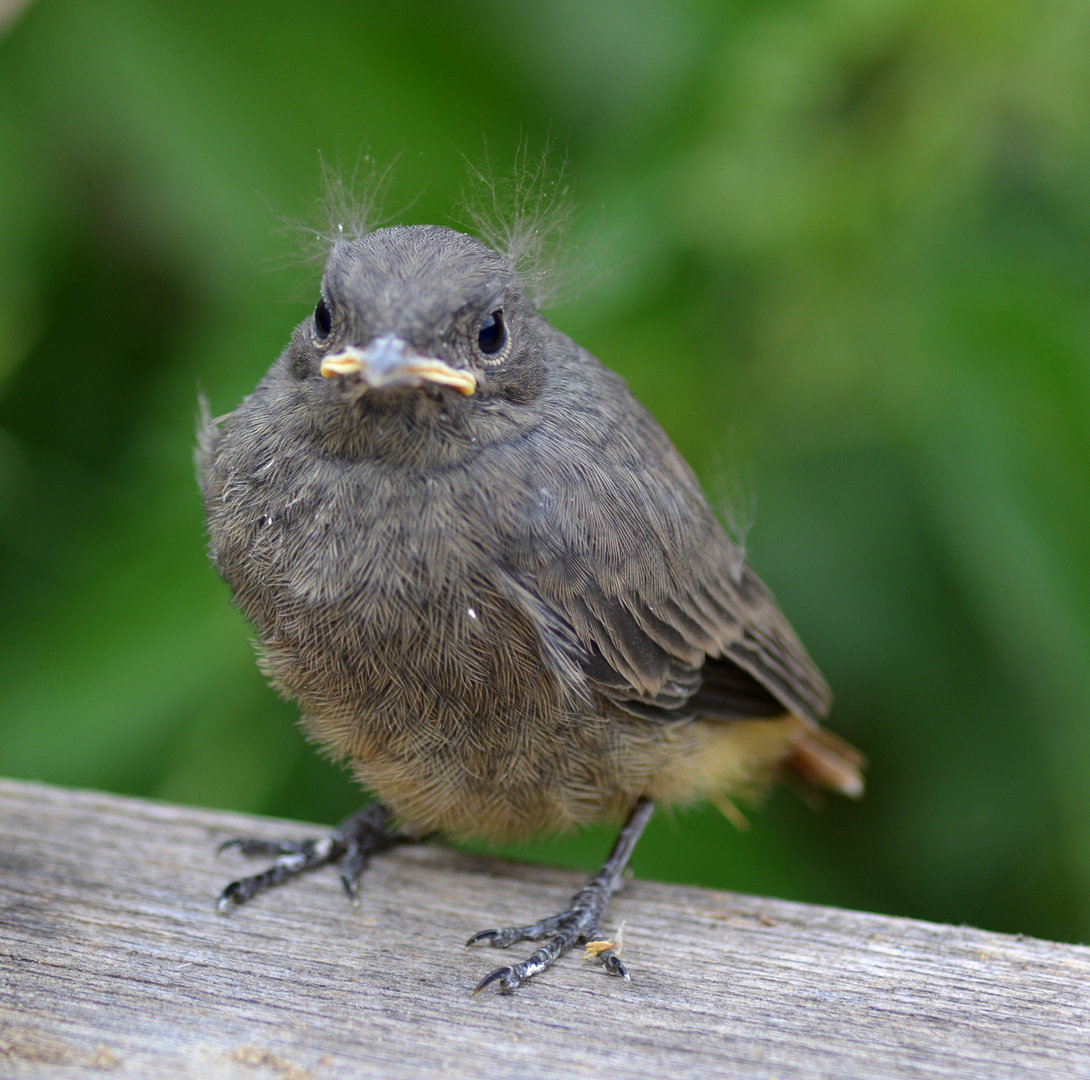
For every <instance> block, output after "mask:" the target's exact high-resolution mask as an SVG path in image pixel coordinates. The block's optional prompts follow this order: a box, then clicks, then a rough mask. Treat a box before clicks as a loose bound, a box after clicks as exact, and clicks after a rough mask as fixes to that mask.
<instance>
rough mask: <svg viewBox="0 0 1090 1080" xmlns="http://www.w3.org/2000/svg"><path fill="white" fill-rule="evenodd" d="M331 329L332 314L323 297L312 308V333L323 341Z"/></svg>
mask: <svg viewBox="0 0 1090 1080" xmlns="http://www.w3.org/2000/svg"><path fill="white" fill-rule="evenodd" d="M332 329H333V314H332V312H331V311H330V310H329V305H328V304H327V303H326V302H325V298H324V297H323V298H322V299H321V300H319V301H318V306H317V307H316V308H315V309H314V333H315V334H316V335H317V336H318V338H319V339H320V340H321V341H325V339H326V338H327V337H329V332H330V330H332Z"/></svg>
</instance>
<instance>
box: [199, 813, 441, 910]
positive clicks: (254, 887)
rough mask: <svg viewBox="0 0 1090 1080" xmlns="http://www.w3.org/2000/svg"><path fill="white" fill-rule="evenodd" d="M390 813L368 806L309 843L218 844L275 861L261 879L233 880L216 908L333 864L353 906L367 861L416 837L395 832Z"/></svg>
mask: <svg viewBox="0 0 1090 1080" xmlns="http://www.w3.org/2000/svg"><path fill="white" fill-rule="evenodd" d="M392 821H393V814H391V812H390V811H389V810H388V809H387V808H386V807H385V806H383V805H382V803H377V802H376V803H371V804H369V805H368V806H365V807H364V808H363V809H362V810H358V811H356V813H354V814H352V816H351V817H347V818H345V819H344V821H342V822H341V823H340V825H338V826H337V827H336V828H335V829H334V830H333V831H332V832H331V833H330V834H329V835H328V836H323V837H320V838H318V839H312V840H258V839H254V838H252V837H240V838H238V839H235V840H228V841H227V842H226V843H223V844H220V846H219V851H223V850H224V849H225V848H229V847H237V848H238V849H239V851H241V852H242V854H243V855H275V856H276V861H275V862H274V863H273V864H272V866H270V867H269V868H268V870H265V871H263V872H262V873H260V874H254V875H253V876H252V877H244V878H240V879H239V880H238V881H232V882H231V884H230V885H228V886H227V888H226V889H224V890H223V892H221V893H220V897H219V901H218V902H217V907H218V908H219V910H220V911H226V910H227V908H228V907H229V906H230V905H231V904H244V903H246V901H247V900H249V899H250V898H251V897H252V896H256V895H257V893H259V892H262V891H263V890H265V889H268V888H270V887H271V886H273V885H279V884H280V883H281V882H284V881H288V880H290V879H291V878H293V877H296V876H298V875H299V874H302V873H305V872H306V871H307V870H314V869H316V868H317V867H319V866H327V865H329V864H331V863H335V862H339V863H340V864H341V881H342V882H344V888H345V891H346V892H347V893H348V896H349V899H350V900H352V902H353V903H355V901H356V882H357V881H358V880H359V876H360V874H362V873H363V869H364V867H365V866H366V865H367V860H368V858H370V856H371V855H372V854H374V852H376V851H385V850H386V848H390V847H393V846H394V845H395V844H405V843H410V842H412V841H414V840H419V839H420V837H418V836H412V835H410V834H408V833H403V832H399V831H398V830H397V829H395V828H394V827H393V824H392Z"/></svg>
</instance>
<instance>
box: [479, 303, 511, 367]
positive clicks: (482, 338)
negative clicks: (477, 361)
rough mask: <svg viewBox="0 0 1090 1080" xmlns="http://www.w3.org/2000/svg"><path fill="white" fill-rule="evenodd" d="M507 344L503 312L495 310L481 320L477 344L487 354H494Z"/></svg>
mask: <svg viewBox="0 0 1090 1080" xmlns="http://www.w3.org/2000/svg"><path fill="white" fill-rule="evenodd" d="M506 344H507V328H506V327H505V326H504V325H503V312H502V311H493V312H492V314H491V315H486V316H485V317H484V318H483V319H482V320H481V325H480V327H478V329H477V345H478V346H479V347H480V350H481V352H483V353H485V354H486V355H487V356H494V355H495V354H496V353H498V352H499V351H500V350H501V349H502V348H503V347H504V345H506Z"/></svg>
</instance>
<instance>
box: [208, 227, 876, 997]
mask: <svg viewBox="0 0 1090 1080" xmlns="http://www.w3.org/2000/svg"><path fill="white" fill-rule="evenodd" d="M665 360H666V358H664V361H665ZM197 459H198V473H199V479H200V485H201V491H202V497H203V502H204V508H205V515H206V524H207V536H208V546H209V552H210V556H211V560H212V562H213V564H214V566H215V567H216V569H218V571H219V573H220V574H221V575H222V577H223V578H224V579H225V580H226V582H227V583H228V585H229V586H230V589H231V591H232V593H233V598H234V602H235V603H236V605H237V606H238V607H239V608H240V609H241V611H242V612H243V614H244V615H245V617H246V618H247V619H248V620H249V622H250V623H251V624H252V625H253V627H254V628H255V630H256V632H257V636H258V649H259V654H260V659H259V663H260V666H261V668H262V670H263V671H264V672H265V673H266V675H267V676H268V677H269V679H270V681H271V683H272V685H273V686H274V687H275V688H276V689H278V690H279V691H280V693H281V694H283V695H284V696H286V697H287V698H289V699H292V700H294V701H295V702H297V703H298V705H299V708H300V713H301V721H302V724H303V726H304V728H305V730H306V732H307V733H308V735H309V736H310V737H311V738H312V739H313V740H314V741H316V742H317V743H319V744H321V745H322V746H323V747H324V748H325V749H326V750H327V751H328V752H329V753H330V754H331V755H332V756H333V757H334V758H337V759H340V760H343V761H346V762H348V763H349V764H350V766H351V769H352V770H353V772H354V774H355V777H356V778H357V779H358V781H359V782H360V784H361V785H362V786H363V787H364V788H365V789H367V791H369V792H370V793H372V794H373V795H374V796H375V797H376V800H377V801H374V802H372V803H370V804H368V805H367V806H365V807H364V808H363V809H362V810H361V811H359V812H358V813H357V814H354V815H352V816H351V817H349V818H348V819H346V820H345V821H344V822H342V823H341V824H340V825H339V826H337V828H336V829H334V830H333V831H332V832H331V833H330V834H329V835H328V836H326V837H320V838H315V839H311V840H306V841H302V842H287V841H284V842H281V841H269V840H262V839H258V838H239V839H236V840H232V841H228V843H227V845H224V846H231V845H233V846H236V847H237V848H239V849H240V850H241V851H242V852H243V853H244V854H246V855H260V854H265V855H269V856H275V860H274V862H273V863H272V865H271V866H270V867H269V869H268V870H266V871H265V872H263V873H260V874H255V875H252V876H249V877H246V878H242V879H240V880H238V881H234V882H232V883H231V884H230V885H228V886H227V888H226V889H224V891H223V893H222V894H221V896H220V898H219V906H220V909H221V910H226V909H228V908H230V907H231V906H232V905H234V904H236V903H242V902H244V901H246V900H248V899H250V898H251V897H252V896H253V895H254V894H255V893H257V892H260V891H261V890H262V889H265V888H267V887H269V886H271V885H275V884H279V883H281V882H283V881H286V880H288V879H290V878H293V877H296V876H297V875H299V874H301V873H303V872H305V871H308V870H311V869H314V868H315V867H318V866H323V865H327V864H331V863H338V864H339V865H340V868H341V870H342V875H343V881H344V884H345V888H346V889H347V890H348V892H349V895H350V896H354V895H355V893H356V889H357V888H358V881H359V878H360V876H361V874H362V871H363V870H364V867H365V865H366V863H367V862H368V859H369V858H370V856H371V855H373V854H375V853H376V852H379V851H382V850H384V849H386V848H389V847H391V846H393V845H395V844H400V843H409V842H415V841H419V840H422V839H425V838H431V837H439V838H445V839H453V840H462V839H478V840H479V839H483V840H487V841H492V842H506V841H514V840H522V839H526V838H529V837H535V836H541V835H546V834H555V833H560V832H563V831H565V830H571V829H576V828H579V827H582V826H586V825H590V824H592V823H597V822H620V823H622V825H621V828H620V832H619V834H618V838H617V841H616V844H615V845H614V847H613V850H612V851H611V853H610V855H609V858H608V859H607V860H606V862H605V864H604V865H603V866H602V868H601V870H600V871H599V873H598V874H596V875H595V876H594V878H592V879H591V881H590V882H589V883H588V884H587V885H586V886H585V887H584V888H582V889H580V890H579V892H577V893H576V894H575V896H574V897H573V898H572V901H571V904H570V906H569V907H568V908H567V909H566V910H565V911H563V912H560V913H557V914H554V915H550V916H548V917H546V918H544V919H541V920H539V921H537V922H535V923H531V924H529V925H526V926H520V927H508V928H502V929H493V930H485V931H482V932H480V933H477V934H475V935H474V936H473V937H472V938H470V940H469V942H468V943H467V944H491V945H493V946H497V947H507V946H509V945H511V944H514V943H516V942H520V941H531V942H542V944H540V945H539V946H538V947H537V948H536V949H535V950H534V951H533V952H532V954H531V955H530V956H529V957H528V958H527V959H526V960H523V961H519V962H517V963H512V964H510V965H506V966H503V967H499V968H496V969H495V970H493V971H491V972H490V973H489V974H487V975H486V976H485V977H484V978H483V979H482V980H481V981H480V982H479V983H478V984H477V986H476V988H475V990H474V993H479V992H480V991H481V990H482V989H484V988H485V987H487V986H489V985H491V984H497V988H498V989H499V990H500V991H501V992H510V991H513V990H515V989H516V988H517V987H519V986H520V985H522V984H523V983H525V982H526V980H527V979H529V978H531V977H533V976H535V975H537V974H539V973H540V972H542V971H544V970H545V969H546V968H548V967H549V966H550V965H551V964H552V963H553V962H554V961H556V960H557V958H558V957H560V956H561V955H563V954H564V953H566V952H568V951H569V950H570V949H571V948H572V947H573V946H574V945H575V944H577V943H579V942H584V943H593V945H594V947H593V949H591V950H590V951H591V952H592V953H594V954H595V955H596V956H597V959H598V960H599V961H600V962H601V963H602V965H603V966H604V967H605V970H606V972H607V973H608V974H611V975H617V976H620V977H622V978H624V979H626V980H627V979H629V978H630V975H629V972H628V969H627V967H626V965H625V964H624V963H622V961H621V959H620V957H619V956H618V955H617V950H616V949H615V948H614V947H612V943H611V942H609V941H608V940H600V939H601V937H602V931H601V923H602V920H603V918H604V916H605V913H606V910H607V907H608V904H609V901H610V899H611V897H612V896H613V894H614V893H615V892H616V891H617V889H618V888H619V887H620V885H621V884H622V881H623V874H624V871H625V868H626V866H627V863H628V861H629V857H630V856H631V854H632V850H633V848H634V847H635V845H636V842H637V840H638V838H639V835H640V833H641V832H642V831H643V828H644V826H645V825H646V824H647V821H648V820H649V818H650V817H651V814H652V811H653V809H654V808H655V806H656V805H658V804H663V805H670V804H686V803H692V802H695V801H699V800H708V801H711V802H712V803H713V804H716V805H720V806H722V807H727V808H730V807H732V806H733V800H735V799H739V798H740V799H743V800H744V799H747V798H752V797H754V796H756V795H758V794H759V793H761V792H763V791H764V790H765V789H766V788H768V787H769V786H770V785H771V784H773V783H774V782H775V781H776V780H778V779H780V778H782V777H789V776H793V777H794V778H795V779H797V780H799V781H801V782H802V785H803V786H806V785H809V786H813V787H825V788H828V789H831V790H833V791H835V792H840V793H843V794H845V795H848V796H851V797H858V796H859V795H861V794H862V791H863V777H862V769H863V766H864V760H863V757H862V755H861V754H860V753H859V752H858V751H857V750H855V749H854V748H853V747H851V746H850V745H849V744H848V743H846V742H844V741H843V740H841V739H840V738H839V737H837V736H835V735H833V734H832V733H831V732H830V731H828V730H827V729H826V728H824V727H823V726H822V721H823V720H824V719H825V717H826V715H827V713H828V711H829V708H830V704H831V695H830V691H829V689H828V686H827V684H826V682H825V680H824V679H823V677H822V676H821V674H820V672H819V671H818V669H817V668H816V667H815V665H814V663H813V661H812V660H811V659H810V657H809V656H808V655H807V653H806V651H805V649H804V648H803V646H802V644H801V643H800V641H799V639H798V637H797V636H796V634H795V632H794V631H793V630H792V628H791V626H790V625H789V623H788V622H787V620H786V618H785V617H784V615H783V614H782V613H781V611H780V609H779V607H778V605H777V603H776V601H775V599H774V598H773V596H772V594H771V593H770V591H769V590H768V589H767V588H766V587H765V586H764V584H763V583H762V582H761V580H760V579H759V578H758V577H757V575H756V574H755V573H754V571H753V570H752V569H751V567H750V566H749V564H748V562H747V561H746V560H745V558H744V556H743V554H742V552H741V551H740V550H739V549H738V547H737V546H736V545H735V544H734V543H733V542H732V541H731V540H730V539H729V538H728V536H727V534H726V532H725V530H724V528H723V527H722V526H721V524H720V522H719V521H718V519H717V518H716V516H715V514H714V513H713V512H712V511H711V509H710V508H709V505H708V502H707V501H706V499H705V497H704V495H703V493H702V491H701V488H700V485H699V483H698V481H697V479H696V476H695V475H694V473H693V471H692V469H691V468H690V467H689V465H688V464H687V463H686V462H685V461H684V460H683V458H682V456H681V455H680V453H679V452H678V451H677V450H676V449H675V447H674V446H673V444H672V443H671V441H670V439H669V438H668V436H667V435H666V434H665V432H664V431H663V429H662V428H661V427H660V426H659V424H658V423H657V422H656V421H655V420H654V419H653V417H652V416H651V414H650V413H649V412H648V411H647V410H646V409H645V408H644V407H643V406H642V405H641V404H639V403H638V402H637V401H636V399H635V397H634V396H633V395H632V394H631V392H630V391H629V389H628V387H627V385H626V383H625V382H624V380H623V379H622V378H621V377H620V376H619V375H617V374H616V373H614V372H613V371H612V370H610V369H608V368H607V367H605V366H604V365H603V364H601V363H600V362H599V361H598V360H597V359H596V358H595V357H593V356H592V355H591V354H590V353H589V352H587V351H586V350H585V349H583V348H581V347H580V346H579V345H577V344H576V343H575V342H574V341H573V340H572V339H571V338H569V337H567V336H566V335H565V334H563V333H562V332H561V331H560V330H558V329H556V328H555V327H554V326H553V325H552V324H551V323H550V322H549V321H548V320H547V319H546V318H545V316H544V315H543V313H542V311H541V310H539V307H538V304H537V303H536V302H535V299H534V296H533V294H532V290H531V289H530V288H528V285H527V281H526V280H525V275H523V274H521V273H520V270H519V268H518V266H517V264H516V261H515V260H514V259H513V258H512V257H511V256H510V255H508V254H504V253H503V252H502V251H500V250H498V249H497V246H496V245H490V244H488V243H485V242H484V241H482V240H480V239H477V238H476V237H473V236H470V235H468V234H467V233H463V232H460V231H456V230H454V229H451V228H447V227H443V226H435V225H393V226H388V227H384V228H379V229H375V230H373V231H369V232H368V231H361V232H360V233H359V234H358V235H345V236H338V237H336V238H334V240H333V241H332V243H331V245H330V247H329V250H328V255H327V261H326V266H325V271H324V275H323V278H322V282H321V288H320V298H319V299H318V302H317V305H316V307H315V309H314V311H313V314H311V315H309V316H308V317H307V318H306V319H305V320H304V321H303V322H302V323H300V324H299V325H298V326H297V327H296V328H295V330H294V332H293V334H292V336H291V339H290V342H289V343H288V345H287V347H286V348H285V349H284V351H283V353H282V354H281V356H280V357H279V359H278V360H277V361H276V362H275V363H274V364H273V365H272V367H271V368H270V369H269V371H268V373H267V374H266V375H265V376H264V377H263V378H262V379H261V380H260V382H259V383H258V385H257V387H256V389H255V390H254V391H253V392H252V393H251V394H249V395H248V396H247V397H246V398H245V399H244V400H243V401H242V402H241V403H240V404H239V405H238V407H237V408H235V409H234V411H232V412H231V413H229V414H227V415H225V416H222V417H219V418H217V419H210V418H209V417H208V416H207V414H206V416H205V419H204V422H203V425H202V430H201V432H200V436H199V447H198V451H197Z"/></svg>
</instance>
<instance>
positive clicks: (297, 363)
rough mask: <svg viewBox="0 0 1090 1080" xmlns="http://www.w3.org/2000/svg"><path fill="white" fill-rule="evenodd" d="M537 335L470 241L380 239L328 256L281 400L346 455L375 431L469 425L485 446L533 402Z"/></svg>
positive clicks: (449, 234)
mask: <svg viewBox="0 0 1090 1080" xmlns="http://www.w3.org/2000/svg"><path fill="white" fill-rule="evenodd" d="M541 326H542V320H541V319H540V317H539V316H538V314H537V311H536V309H535V307H534V305H533V303H532V301H531V300H530V299H529V298H528V296H527V295H526V292H525V290H524V288H523V286H522V284H521V282H520V280H519V278H518V276H517V274H516V273H515V271H514V269H513V267H512V266H511V265H510V263H509V262H508V261H507V260H506V259H505V258H503V256H501V255H499V254H497V253H496V252H495V251H493V250H492V249H491V248H489V247H488V246H486V245H485V244H483V243H481V242H480V241H479V240H476V239H474V238H472V237H470V236H466V235H464V234H462V233H459V232H455V231H454V230H452V229H446V228H442V227H439V226H431V225H416V226H397V227H393V228H387V229H380V230H378V231H377V232H373V233H370V234H368V235H366V236H363V237H361V238H359V239H353V240H345V241H341V242H338V243H337V244H335V246H334V247H333V249H332V251H331V252H330V255H329V260H328V263H327V265H326V270H325V275H324V277H323V280H322V287H321V298H320V299H319V301H318V304H317V306H316V307H315V309H314V314H313V315H312V316H311V317H310V318H308V319H307V320H306V321H305V322H303V323H301V324H300V325H299V326H298V327H297V328H296V330H295V333H294V335H293V337H292V341H291V344H290V345H289V347H288V349H287V351H286V353H285V354H284V356H283V357H282V358H281V362H280V364H279V365H278V368H279V372H278V373H279V376H280V380H283V379H284V378H285V377H286V379H287V382H288V384H289V385H288V386H283V385H282V386H281V389H282V390H283V391H285V392H286V393H288V394H289V396H290V397H291V398H292V401H293V404H294V405H295V407H296V409H295V410H292V411H296V410H297V409H298V408H300V407H303V408H305V409H306V410H307V411H309V412H310V414H311V417H312V419H315V418H319V417H320V418H321V423H320V424H318V425H317V427H319V428H320V429H321V433H322V437H323V438H324V439H325V440H326V441H327V442H332V443H335V444H338V445H339V446H342V447H343V449H345V450H346V451H348V452H359V451H360V450H361V449H363V448H365V447H366V446H369V445H370V444H371V443H372V442H373V439H374V437H375V436H376V433H377V432H378V430H379V429H381V430H382V431H384V432H386V433H387V436H389V437H395V436H396V435H397V432H398V430H399V429H405V430H404V435H405V437H414V436H419V437H421V438H425V437H426V429H428V428H430V427H435V428H442V429H444V430H445V431H448V432H451V433H452V435H451V437H453V438H456V437H457V432H458V431H459V430H460V429H461V428H463V427H465V425H467V424H468V425H470V426H471V427H476V428H479V429H480V430H479V431H478V432H477V435H478V436H479V437H482V438H484V437H486V436H487V431H488V429H489V428H490V427H495V426H496V424H500V425H501V426H502V420H503V417H504V416H510V415H511V412H512V409H513V408H516V407H517V406H520V405H525V404H527V403H529V402H530V401H532V400H533V399H534V398H535V397H536V396H537V394H538V393H539V391H540V389H541V385H542V380H543V379H544V377H545V366H544V363H543V359H542V357H543V349H542V341H541ZM274 372H277V369H274Z"/></svg>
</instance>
